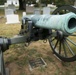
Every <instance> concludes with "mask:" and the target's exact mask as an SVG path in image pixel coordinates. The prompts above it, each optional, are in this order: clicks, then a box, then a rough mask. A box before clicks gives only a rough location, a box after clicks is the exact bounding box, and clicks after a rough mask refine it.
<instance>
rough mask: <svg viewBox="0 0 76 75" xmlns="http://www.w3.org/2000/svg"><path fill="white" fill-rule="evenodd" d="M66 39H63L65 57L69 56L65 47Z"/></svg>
mask: <svg viewBox="0 0 76 75" xmlns="http://www.w3.org/2000/svg"><path fill="white" fill-rule="evenodd" d="M64 42H65V41H64V40H63V43H62V44H63V50H64V54H65V57H67V52H66V48H65V43H64Z"/></svg>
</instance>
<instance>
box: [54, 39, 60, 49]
mask: <svg viewBox="0 0 76 75" xmlns="http://www.w3.org/2000/svg"><path fill="white" fill-rule="evenodd" d="M58 42H59V41H58V40H57V41H56V44H55V46H54V49H55V48H56V47H57V45H58Z"/></svg>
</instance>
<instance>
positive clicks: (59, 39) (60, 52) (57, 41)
mask: <svg viewBox="0 0 76 75" xmlns="http://www.w3.org/2000/svg"><path fill="white" fill-rule="evenodd" d="M68 12H74V13H76V9H75V8H74V7H73V6H62V7H60V8H57V9H56V10H55V11H54V12H53V14H65V13H68ZM53 32H56V34H57V35H56V36H55V37H53V36H50V38H49V43H50V46H51V48H52V50H53V53H54V54H55V55H56V56H57V57H58V58H59V59H60V60H62V61H65V62H72V61H75V60H76V33H74V34H71V35H70V36H68V35H65V34H63V32H62V31H58V30H52V33H53Z"/></svg>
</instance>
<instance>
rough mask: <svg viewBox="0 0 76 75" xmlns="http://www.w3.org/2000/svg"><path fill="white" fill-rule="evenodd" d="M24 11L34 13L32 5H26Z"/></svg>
mask: <svg viewBox="0 0 76 75" xmlns="http://www.w3.org/2000/svg"><path fill="white" fill-rule="evenodd" d="M26 13H34V7H31V6H26Z"/></svg>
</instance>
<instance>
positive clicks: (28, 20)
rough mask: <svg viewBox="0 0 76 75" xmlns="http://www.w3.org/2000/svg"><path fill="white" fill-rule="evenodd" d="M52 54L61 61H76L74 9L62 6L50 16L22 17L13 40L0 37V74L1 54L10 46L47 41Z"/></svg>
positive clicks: (2, 66) (1, 70)
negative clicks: (19, 27) (17, 32)
mask: <svg viewBox="0 0 76 75" xmlns="http://www.w3.org/2000/svg"><path fill="white" fill-rule="evenodd" d="M47 39H48V41H49V44H50V46H51V49H52V51H53V53H54V54H55V55H56V56H57V57H58V58H59V59H60V60H62V61H65V62H72V61H75V60H76V50H75V49H76V8H75V7H73V6H62V7H60V8H57V9H56V10H55V11H54V12H53V13H52V15H26V16H24V17H22V25H21V30H20V32H19V34H18V35H17V36H16V37H13V38H4V37H0V65H1V66H0V73H1V75H7V74H6V73H5V68H4V61H3V52H4V51H6V50H7V49H8V48H9V46H10V45H12V44H18V43H26V46H28V45H29V44H30V43H31V42H32V41H38V40H47Z"/></svg>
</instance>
